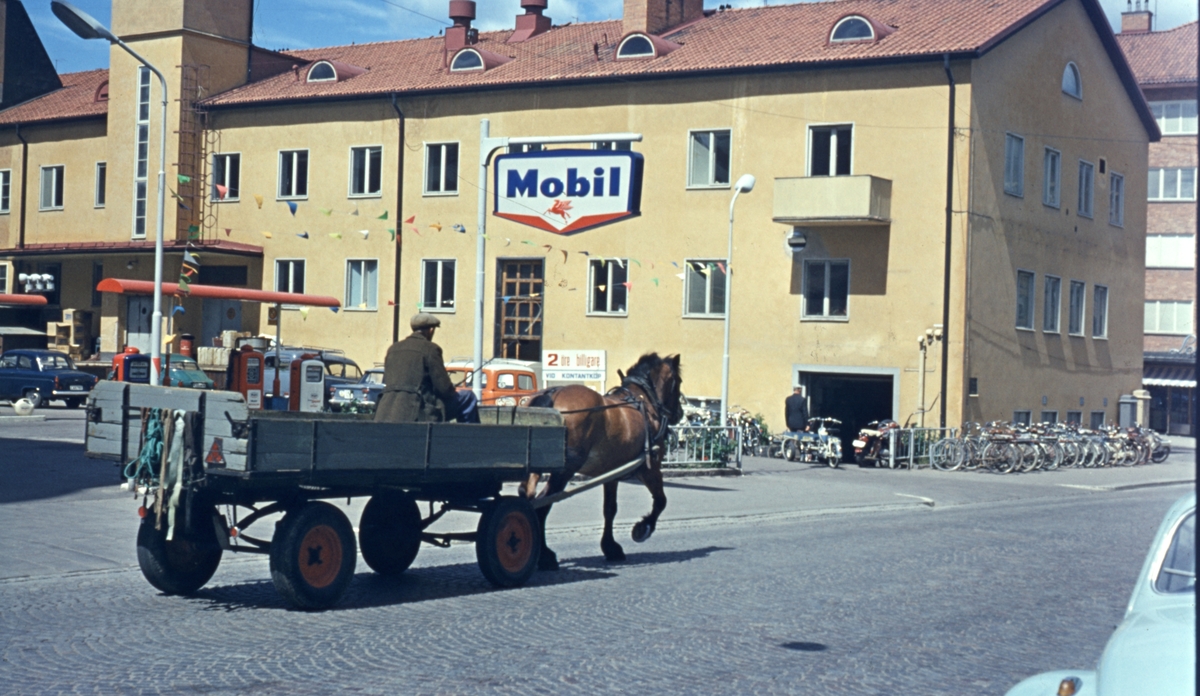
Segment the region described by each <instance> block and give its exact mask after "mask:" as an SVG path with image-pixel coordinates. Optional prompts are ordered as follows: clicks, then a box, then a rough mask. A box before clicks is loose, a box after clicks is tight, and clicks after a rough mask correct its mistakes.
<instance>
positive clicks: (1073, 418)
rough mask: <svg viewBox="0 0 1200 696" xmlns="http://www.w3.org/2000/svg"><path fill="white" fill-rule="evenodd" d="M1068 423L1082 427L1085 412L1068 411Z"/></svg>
mask: <svg viewBox="0 0 1200 696" xmlns="http://www.w3.org/2000/svg"><path fill="white" fill-rule="evenodd" d="M1067 423H1071V424H1074V425H1080V424H1082V423H1083V411H1067Z"/></svg>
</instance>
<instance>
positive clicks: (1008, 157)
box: [1004, 133, 1025, 197]
mask: <svg viewBox="0 0 1200 696" xmlns="http://www.w3.org/2000/svg"><path fill="white" fill-rule="evenodd" d="M1004 192H1005V193H1007V194H1008V195H1010V196H1018V197H1020V196H1024V195H1025V139H1024V138H1022V137H1021V136H1019V135H1013V134H1012V133H1006V134H1005V135H1004Z"/></svg>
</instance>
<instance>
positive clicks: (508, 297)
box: [500, 295, 512, 304]
mask: <svg viewBox="0 0 1200 696" xmlns="http://www.w3.org/2000/svg"><path fill="white" fill-rule="evenodd" d="M500 299H501V300H503V301H504V304H508V301H509V300H511V299H512V295H505V296H504V297H501V298H500Z"/></svg>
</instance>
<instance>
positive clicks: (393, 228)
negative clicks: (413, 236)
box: [388, 227, 396, 242]
mask: <svg viewBox="0 0 1200 696" xmlns="http://www.w3.org/2000/svg"><path fill="white" fill-rule="evenodd" d="M388 234H390V235H392V241H393V242H394V241H396V228H395V227H389V228H388Z"/></svg>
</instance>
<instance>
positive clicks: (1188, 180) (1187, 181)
mask: <svg viewBox="0 0 1200 696" xmlns="http://www.w3.org/2000/svg"><path fill="white" fill-rule="evenodd" d="M1147 198H1149V199H1150V200H1152V201H1193V200H1196V168H1195V167H1183V168H1179V167H1165V168H1164V167H1154V168H1151V169H1150V181H1149V187H1148V189H1147Z"/></svg>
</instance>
